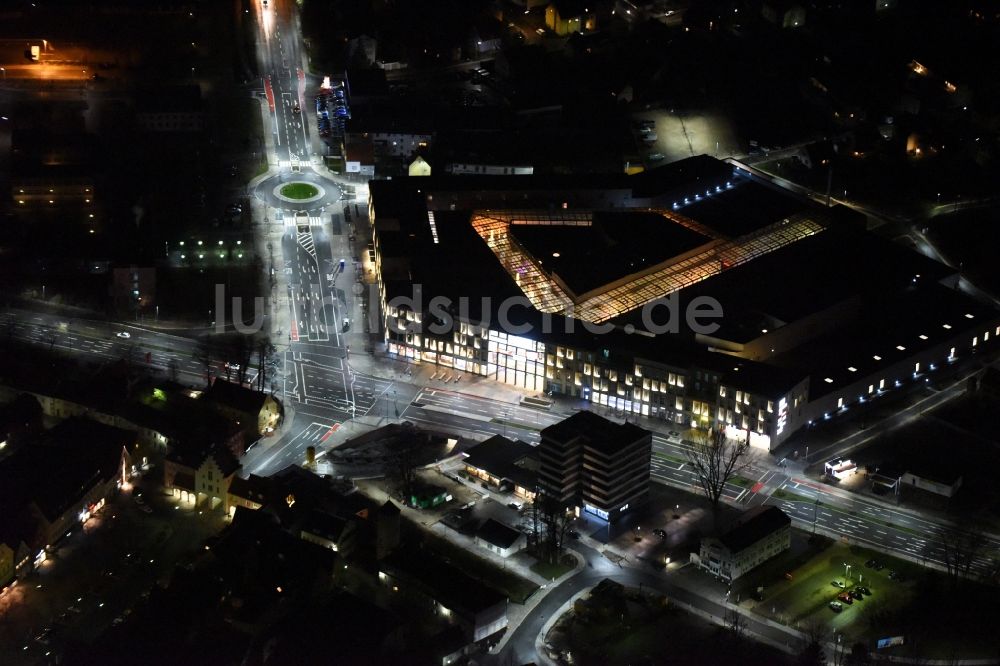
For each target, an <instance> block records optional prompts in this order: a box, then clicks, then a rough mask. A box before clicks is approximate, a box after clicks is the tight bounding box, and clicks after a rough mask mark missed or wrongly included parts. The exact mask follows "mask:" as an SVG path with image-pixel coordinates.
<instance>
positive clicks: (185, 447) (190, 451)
mask: <svg viewBox="0 0 1000 666" xmlns="http://www.w3.org/2000/svg"><path fill="white" fill-rule="evenodd" d="M208 459H212V460H213V461H214V462H215V465H216V466H217V467H218V468H219V471H220V472H221V473H222V476H223V477H227V476H230V475H231V474H234V473H235V472H236V471H237V470H238V469H239V468H240V462H239V461H238V460H237V459H236V457H235V456H234V455H233V453H232V451H230V450H229V448H228V447H226V446H223V445H221V444H216V443H214V442H211V441H208V440H189V441H187V442H183V443H179V444H177V445H176V446H174V447H172V448H171V450H170V452H169V453H167V460H169V461H171V462H174V463H177V464H178V465H182V466H184V467H187V468H188V469H191V470H196V469H199V468H200V467H201V466H202V465H204V464H205V462H206V461H207V460H208Z"/></svg>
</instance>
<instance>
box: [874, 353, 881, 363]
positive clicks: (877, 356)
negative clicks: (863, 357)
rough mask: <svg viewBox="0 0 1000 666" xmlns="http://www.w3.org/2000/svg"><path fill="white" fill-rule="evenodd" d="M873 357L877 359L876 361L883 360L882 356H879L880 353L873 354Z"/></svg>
mask: <svg viewBox="0 0 1000 666" xmlns="http://www.w3.org/2000/svg"><path fill="white" fill-rule="evenodd" d="M872 358H873V359H875V360H876V361H881V360H882V357H881V356H879V355H878V354H875V355H874V356H872Z"/></svg>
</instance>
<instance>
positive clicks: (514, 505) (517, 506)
mask: <svg viewBox="0 0 1000 666" xmlns="http://www.w3.org/2000/svg"><path fill="white" fill-rule="evenodd" d="M507 507H508V508H510V509H514V511H520V510H521V505H520V504H518V503H517V502H509V503H508V504H507Z"/></svg>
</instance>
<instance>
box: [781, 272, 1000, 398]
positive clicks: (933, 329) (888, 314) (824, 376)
mask: <svg viewBox="0 0 1000 666" xmlns="http://www.w3.org/2000/svg"><path fill="white" fill-rule="evenodd" d="M998 321H1000V313H998V312H997V311H996V310H995V309H993V308H992V307H991V306H989V305H986V304H983V303H980V302H979V301H977V300H975V299H973V298H971V297H969V296H966V295H965V294H963V293H961V292H958V291H955V290H953V289H950V288H948V287H945V286H942V285H940V284H937V283H934V282H926V281H924V279H923V276H921V278H919V279H918V280H917V282H916V283H911V285H910V286H909V287H907V288H905V289H901V290H898V291H887V292H886V293H883V294H881V295H873V296H872V297H871V298H870V299H868V300H866V301H865V302H864V303H863V304H862V306H861V308H860V310H859V311H858V314H857V315H856V316H855V317H854V318H852V319H850V320H848V321H846V322H844V323H843V324H841V325H835V326H833V327H831V328H828V329H826V330H825V331H824V333H823V334H822V335H820V336H818V337H816V338H813V339H811V340H808V341H806V342H804V343H803V344H800V345H798V346H797V347H795V348H794V349H792V350H791V351H788V352H786V353H783V354H779V355H778V356H775V357H774V358H773V359H771V360H770V362H771V363H773V364H774V365H776V366H780V367H784V368H789V369H791V368H795V369H799V370H801V371H803V372H807V373H808V375H809V377H810V382H809V397H810V399H811V400H813V399H816V398H818V397H821V396H823V395H827V394H829V393H832V392H835V391H837V390H839V389H841V388H843V387H845V386H849V385H850V384H853V383H854V382H856V381H857V380H858V379H859V378H861V377H864V376H866V375H871V374H874V373H877V372H878V371H879V369H881V368H889V367H891V366H892V365H894V364H895V363H898V362H899V361H902V360H904V359H907V358H910V357H912V356H913V355H914V354H916V353H918V352H920V351H921V350H924V349H928V348H932V347H935V346H938V345H941V344H942V343H944V342H945V341H947V340H949V339H953V338H955V337H956V336H959V335H960V334H962V333H964V334H965V335H967V336H968V338H969V342H971V340H972V338H973V337H974V336H978V337H979V338H980V340H982V336H983V335H984V333H987V332H988V333H990V334H991V335H992V334H994V333H995V330H994V329H995V327H996V325H997V322H998ZM942 360H943V359H942ZM928 370H931V368H929V367H928V368H921V369H920V370H919V372H926V371H928ZM844 397H845V400H846V401H848V402H850V401H851V400H852V399H854V398H856V397H857V396H844Z"/></svg>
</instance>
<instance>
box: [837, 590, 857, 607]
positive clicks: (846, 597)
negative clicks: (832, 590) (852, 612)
mask: <svg viewBox="0 0 1000 666" xmlns="http://www.w3.org/2000/svg"><path fill="white" fill-rule="evenodd" d="M837 601H842V602H844V603H845V604H848V605H850V604H853V603H854V597H852V596H851V593H850V592H841V593H840V594H838V595H837Z"/></svg>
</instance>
